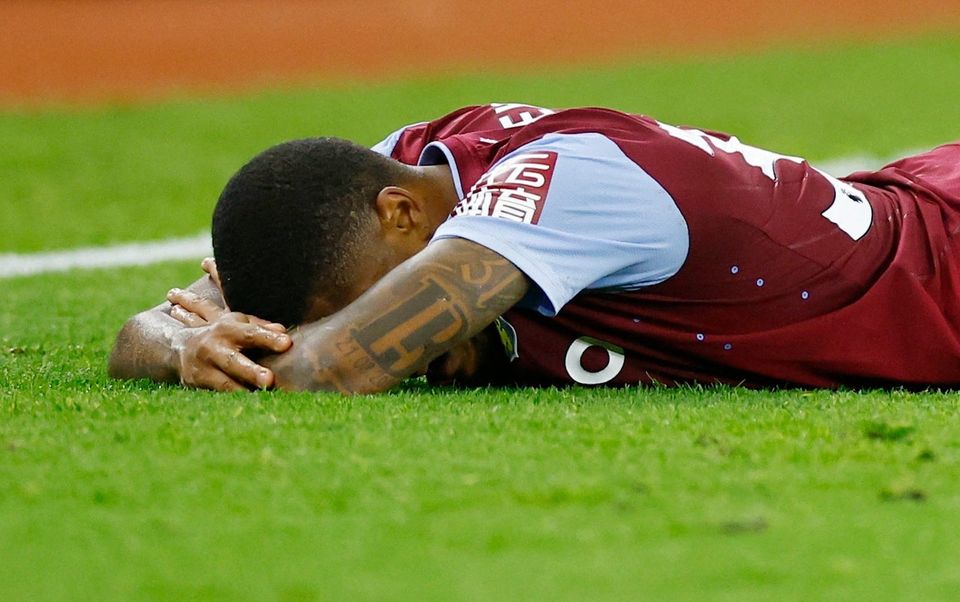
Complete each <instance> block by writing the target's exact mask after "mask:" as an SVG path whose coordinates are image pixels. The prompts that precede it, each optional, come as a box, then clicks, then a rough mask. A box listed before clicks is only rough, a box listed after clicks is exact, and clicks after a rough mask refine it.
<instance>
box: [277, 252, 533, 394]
mask: <svg viewBox="0 0 960 602" xmlns="http://www.w3.org/2000/svg"><path fill="white" fill-rule="evenodd" d="M527 286H528V283H527V280H526V278H525V277H524V275H523V274H522V273H521V272H520V270H518V269H517V268H516V267H514V265H513V264H512V263H510V262H509V261H507V260H506V259H504V258H503V257H501V256H500V255H498V254H496V253H494V252H493V251H490V250H489V249H487V248H485V247H482V246H480V245H477V244H475V243H472V242H469V241H465V240H462V239H451V240H445V241H439V242H437V243H434V244H432V245H430V247H428V249H427V250H425V251H423V252H421V253H420V254H418V255H417V256H415V257H414V258H412V259H411V260H409V261H408V262H406V263H405V264H403V265H402V266H400V267H399V268H397V269H395V270H393V271H392V272H390V274H388V275H387V276H386V277H384V279H383V280H381V281H380V282H378V283H377V284H376V285H375V286H374V287H373V288H371V289H370V290H369V291H368V292H367V293H366V294H364V295H363V296H361V297H360V299H358V300H357V301H355V302H354V303H352V304H350V305H349V306H348V307H347V308H345V309H343V310H341V311H340V312H338V313H337V314H335V315H334V316H333V317H332V318H331V319H330V320H328V321H326V322H324V323H322V324H317V325H314V326H308V327H306V328H305V329H304V331H303V336H302V341H303V342H302V343H301V344H299V345H296V344H295V345H294V349H297V348H299V349H300V351H299V353H300V354H301V355H302V356H303V359H304V360H305V361H304V362H301V363H299V364H298V366H297V368H296V369H292V370H291V371H292V372H293V373H287V374H283V373H281V374H278V378H279V379H280V381H281V384H285V383H286V382H289V383H290V384H292V385H293V386H295V387H297V388H310V389H333V390H338V391H341V392H345V393H351V392H358V391H381V390H384V389H387V388H389V387H390V386H392V385H394V384H396V383H397V382H399V381H400V380H402V379H403V378H406V377H407V376H409V375H410V374H411V373H413V372H414V371H416V370H417V369H419V368H421V367H424V366H425V365H426V364H427V363H428V362H429V361H431V360H432V359H434V358H435V357H437V356H439V355H440V354H442V353H444V352H445V351H447V350H449V349H450V348H451V347H453V346H454V345H456V344H457V343H460V342H461V341H464V340H466V339H468V338H470V337H472V336H474V335H475V334H477V333H478V332H480V331H481V330H482V329H483V328H484V327H486V326H487V325H488V324H490V323H491V322H492V321H493V320H494V319H496V317H497V316H498V315H500V314H501V313H502V312H504V311H505V310H507V309H509V308H510V307H511V306H513V304H514V303H516V302H517V301H518V300H519V299H520V298H521V297H522V296H523V294H524V293H525V292H526V290H527ZM280 363H281V364H282V363H283V362H280ZM305 372H308V374H307V373H305Z"/></svg>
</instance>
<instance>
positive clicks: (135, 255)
mask: <svg viewBox="0 0 960 602" xmlns="http://www.w3.org/2000/svg"><path fill="white" fill-rule="evenodd" d="M208 255H213V246H212V245H211V244H210V233H209V232H203V233H201V234H198V235H196V236H188V237H186V238H169V239H167V240H157V241H151V242H134V243H128V244H121V245H110V246H106V247H84V248H79V249H70V250H68V251H48V252H43V253H30V254H17V253H7V254H0V278H12V277H16V276H32V275H34V274H42V273H45V272H66V271H68V270H76V269H93V268H111V267H123V266H134V265H149V264H151V263H160V262H163V261H176V260H183V259H196V260H198V261H199V260H200V259H201V258H203V257H206V256H208Z"/></svg>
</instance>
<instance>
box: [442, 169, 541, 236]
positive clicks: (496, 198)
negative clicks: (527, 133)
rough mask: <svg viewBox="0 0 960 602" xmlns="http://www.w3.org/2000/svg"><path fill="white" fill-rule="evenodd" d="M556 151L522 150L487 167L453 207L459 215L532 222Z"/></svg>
mask: <svg viewBox="0 0 960 602" xmlns="http://www.w3.org/2000/svg"><path fill="white" fill-rule="evenodd" d="M556 162H557V153H555V152H551V151H547V152H539V153H522V154H519V155H515V156H513V157H510V158H508V159H507V160H506V161H503V162H501V163H499V164H497V165H495V166H494V167H492V168H491V169H490V171H488V172H487V173H485V174H484V175H483V177H481V178H480V179H479V180H477V182H476V183H475V184H474V185H473V186H472V187H471V188H470V192H469V193H468V194H467V196H466V198H464V199H463V200H462V201H460V202H459V203H457V206H456V207H454V208H453V215H454V217H456V216H459V215H489V216H491V217H500V218H503V219H507V220H511V221H514V222H519V223H523V224H536V223H537V221H538V220H539V218H540V212H541V211H542V210H543V203H544V201H545V200H546V197H547V192H548V190H549V189H550V179H551V178H552V177H553V168H554V166H555V165H556Z"/></svg>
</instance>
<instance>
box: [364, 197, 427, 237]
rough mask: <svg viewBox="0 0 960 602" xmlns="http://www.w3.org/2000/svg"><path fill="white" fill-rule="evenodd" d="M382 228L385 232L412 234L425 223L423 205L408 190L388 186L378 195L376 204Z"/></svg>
mask: <svg viewBox="0 0 960 602" xmlns="http://www.w3.org/2000/svg"><path fill="white" fill-rule="evenodd" d="M375 209H376V212H377V217H378V218H379V220H380V227H381V228H382V229H383V230H384V231H385V232H391V231H392V232H393V233H395V234H412V233H414V232H415V231H417V230H419V229H421V228H422V227H423V224H424V222H425V218H426V216H425V214H424V212H423V203H422V202H421V200H420V199H419V198H418V197H417V196H416V195H415V194H413V193H412V192H411V191H409V190H408V189H406V188H402V187H400V186H387V187H386V188H384V189H383V190H381V191H380V192H379V193H378V194H377V200H376V203H375Z"/></svg>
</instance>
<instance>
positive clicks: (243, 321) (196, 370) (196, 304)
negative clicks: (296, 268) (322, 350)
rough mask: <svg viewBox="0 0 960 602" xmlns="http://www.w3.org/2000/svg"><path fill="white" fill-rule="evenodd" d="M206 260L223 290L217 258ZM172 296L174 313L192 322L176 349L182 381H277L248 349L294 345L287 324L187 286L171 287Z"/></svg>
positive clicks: (201, 384) (222, 387) (245, 384)
mask: <svg viewBox="0 0 960 602" xmlns="http://www.w3.org/2000/svg"><path fill="white" fill-rule="evenodd" d="M201 265H202V266H203V270H204V271H205V272H206V273H207V274H208V275H209V276H210V278H211V279H212V280H213V283H214V284H215V285H216V287H217V288H218V289H221V287H220V277H219V274H218V273H217V265H216V262H215V261H214V260H213V258H209V257H208V258H207V259H204V260H203V263H202V264H201ZM221 291H222V289H221ZM167 301H169V302H170V303H171V304H172V307H171V309H170V316H171V317H173V318H174V319H176V320H177V321H179V322H180V323H181V324H183V325H184V326H186V329H185V330H184V332H183V336H182V337H181V338H180V339H179V342H178V343H177V344H176V345H175V349H174V351H175V352H176V354H177V359H178V370H179V374H180V382H181V383H182V384H184V385H186V386H189V387H196V388H201V389H214V390H217V391H246V390H249V389H266V388H269V387H271V386H273V384H274V374H273V372H272V371H271V370H270V369H269V368H266V367H264V366H261V365H259V364H257V363H256V362H254V361H253V360H251V359H250V358H249V357H247V355H246V354H245V353H244V352H245V351H255V352H270V353H283V352H284V351H287V350H288V349H290V347H291V345H292V344H293V340H292V339H291V338H290V335H289V334H287V329H286V328H285V327H284V326H283V325H282V324H277V323H275V322H268V321H266V320H262V319H260V318H257V317H256V316H250V315H247V314H243V313H240V312H234V311H230V310H229V309H224V308H222V307H220V306H218V305H217V304H216V303H214V302H213V301H211V300H209V299H206V298H204V297H202V296H201V295H198V294H196V293H193V292H190V291H186V290H181V289H173V290H171V291H170V292H169V293H167Z"/></svg>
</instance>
